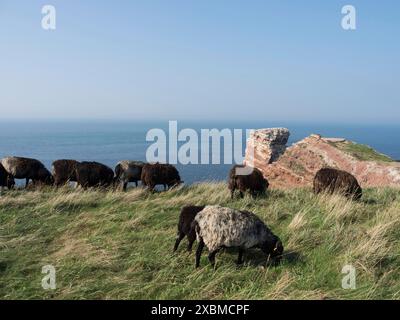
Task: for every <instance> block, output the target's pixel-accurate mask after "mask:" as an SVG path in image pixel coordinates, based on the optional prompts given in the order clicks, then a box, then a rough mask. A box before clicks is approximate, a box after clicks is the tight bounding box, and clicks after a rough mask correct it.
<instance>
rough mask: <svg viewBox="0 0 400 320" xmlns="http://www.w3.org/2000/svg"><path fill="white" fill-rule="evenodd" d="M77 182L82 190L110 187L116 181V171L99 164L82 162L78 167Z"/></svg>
mask: <svg viewBox="0 0 400 320" xmlns="http://www.w3.org/2000/svg"><path fill="white" fill-rule="evenodd" d="M75 171H76V180H77V182H78V185H79V186H81V187H82V188H84V189H86V188H90V187H109V186H110V185H112V184H113V181H114V171H113V170H112V169H111V168H109V167H107V166H106V165H104V164H101V163H98V162H86V161H84V162H81V163H78V164H77V165H76V170H75Z"/></svg>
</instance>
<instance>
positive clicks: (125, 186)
mask: <svg viewBox="0 0 400 320" xmlns="http://www.w3.org/2000/svg"><path fill="white" fill-rule="evenodd" d="M127 188H128V182H124V184H123V186H122V190H123V191H126V189H127Z"/></svg>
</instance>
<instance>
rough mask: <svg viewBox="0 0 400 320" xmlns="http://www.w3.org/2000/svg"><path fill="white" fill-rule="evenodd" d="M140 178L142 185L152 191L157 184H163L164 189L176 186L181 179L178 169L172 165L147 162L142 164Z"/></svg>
mask: <svg viewBox="0 0 400 320" xmlns="http://www.w3.org/2000/svg"><path fill="white" fill-rule="evenodd" d="M141 180H142V183H143V185H144V186H146V187H148V188H149V190H151V191H153V190H154V187H155V186H156V185H158V184H162V185H163V186H164V191H165V190H167V186H168V188H170V187H174V186H177V185H178V184H180V183H183V181H181V177H180V176H179V172H178V170H176V168H175V167H174V166H173V165H170V164H161V163H158V162H157V163H153V164H150V163H147V164H145V165H144V166H143V169H142V176H141Z"/></svg>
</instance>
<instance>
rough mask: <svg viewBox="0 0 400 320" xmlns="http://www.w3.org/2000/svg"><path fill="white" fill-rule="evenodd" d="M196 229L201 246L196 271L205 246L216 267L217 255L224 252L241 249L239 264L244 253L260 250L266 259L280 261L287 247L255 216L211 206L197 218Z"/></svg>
mask: <svg viewBox="0 0 400 320" xmlns="http://www.w3.org/2000/svg"><path fill="white" fill-rule="evenodd" d="M192 228H194V229H195V231H196V236H197V241H198V242H199V246H198V248H197V252H196V268H197V267H198V266H199V264H200V257H201V253H202V251H203V248H204V245H205V246H207V248H208V251H209V255H208V259H209V261H210V263H211V265H212V266H215V255H216V254H217V252H218V251H219V250H220V249H221V248H230V247H236V248H238V249H239V256H238V260H237V263H238V264H241V263H242V262H243V252H244V250H246V249H249V248H253V247H257V248H260V249H261V250H262V251H263V252H264V253H265V254H266V255H267V259H269V258H272V259H273V260H275V261H276V262H278V261H280V259H281V256H282V253H283V246H282V242H281V241H280V239H279V238H278V237H277V236H275V235H274V234H273V233H272V232H271V230H269V229H268V228H267V226H266V225H265V224H264V222H262V221H261V220H260V219H259V218H258V217H257V216H256V215H255V214H253V213H251V212H248V211H238V210H234V209H230V208H224V207H220V206H207V207H205V208H204V209H203V210H202V211H201V212H199V213H198V214H197V215H196V217H195V218H194V222H193V224H192Z"/></svg>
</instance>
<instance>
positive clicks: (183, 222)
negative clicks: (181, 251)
mask: <svg viewBox="0 0 400 320" xmlns="http://www.w3.org/2000/svg"><path fill="white" fill-rule="evenodd" d="M204 208H205V206H186V207H183V208H182V210H181V214H180V215H179V222H178V235H177V237H176V242H175V246H174V251H176V250H177V249H178V246H179V243H180V242H181V241H182V239H183V238H184V237H185V236H187V238H188V241H189V244H188V247H187V250H188V251H191V250H192V246H193V242H194V240H196V231H195V230H194V229H193V228H192V223H193V220H194V218H195V217H196V215H197V214H198V213H199V212H200V211H201V210H203V209H204Z"/></svg>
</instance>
